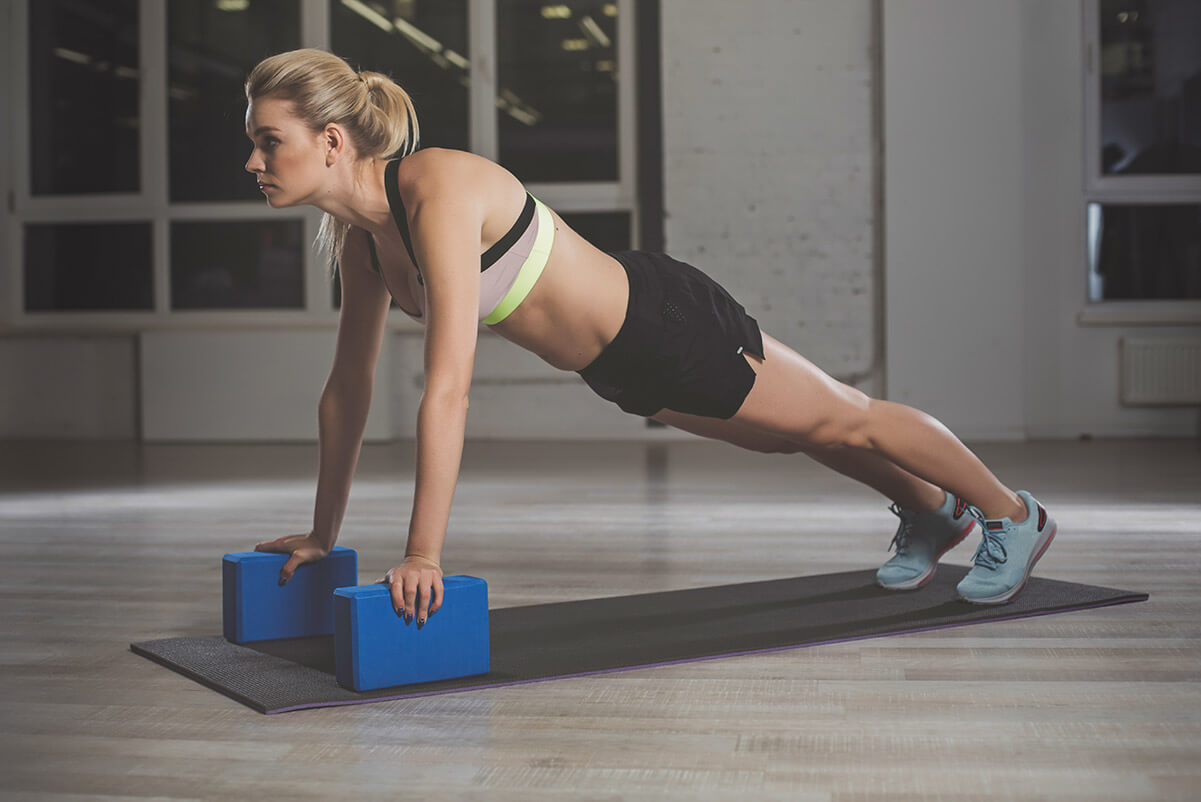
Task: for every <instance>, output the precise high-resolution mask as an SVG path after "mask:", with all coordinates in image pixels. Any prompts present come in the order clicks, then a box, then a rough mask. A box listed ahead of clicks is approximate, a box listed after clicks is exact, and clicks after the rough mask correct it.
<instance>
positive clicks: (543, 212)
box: [484, 198, 555, 326]
mask: <svg viewBox="0 0 1201 802" xmlns="http://www.w3.org/2000/svg"><path fill="white" fill-rule="evenodd" d="M534 206H535V208H536V209H537V213H538V234H537V235H536V236H535V237H534V247H533V248H531V249H530V255H529V256H527V257H526V258H525V261H524V262H522V264H521V269H520V270H518V271H517V280H516V281H514V282H513V286H512V287H510V288H509V291H508V292H507V293H505V297H504V298H501V299H500V303H498V304H497V305H496V308H495V309H493V310H492V314H490V315H488V317H486V318H484V325H485V326H495V325H496V324H497V323H499V322H501V321H502V320H504V319H505V318H507V317H508V316H509V315H511V314H513V310H514V309H516V308H517V307H518V306H520V305H521V302H522V301H524V300H525V297H526V296H527V295H529V294H530V290H532V289H534V284H536V283H537V281H538V278H539V276H541V275H542V271H543V270H544V269H545V268H546V262H547V260H548V259H550V246H551V245H552V244H553V243H554V241H555V219H554V218H553V217H551V214H550V209H548V208H546V204H544V203H543V202H542V201H540V200H538V199H537V198H534Z"/></svg>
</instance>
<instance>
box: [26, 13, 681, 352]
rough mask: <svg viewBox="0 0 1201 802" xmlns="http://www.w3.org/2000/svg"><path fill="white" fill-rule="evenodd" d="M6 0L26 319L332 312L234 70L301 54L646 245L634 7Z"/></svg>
mask: <svg viewBox="0 0 1201 802" xmlns="http://www.w3.org/2000/svg"><path fill="white" fill-rule="evenodd" d="M12 8H13V14H12V16H11V18H10V19H9V20H8V21H7V26H8V27H7V28H5V29H4V31H5V33H6V34H7V37H6V38H7V41H6V45H7V46H8V47H7V49H8V50H9V51H10V53H11V61H10V64H13V65H22V66H21V67H20V69H21V70H22V72H23V73H24V74H22V75H20V79H21V80H18V81H16V82H13V84H12V86H13V87H14V93H13V96H12V98H11V101H12V102H11V111H10V114H8V115H6V120H5V124H6V125H10V126H16V121H26V120H27V121H28V123H27V124H26V123H22V125H21V126H20V130H18V128H17V127H14V128H12V129H11V133H12V142H13V147H14V151H15V154H16V155H15V158H14V160H13V164H14V165H15V172H14V174H13V175H12V189H13V192H12V198H11V203H9V204H8V207H7V208H6V209H5V215H6V224H7V226H8V228H7V230H8V231H11V232H13V234H14V235H15V236H14V244H13V247H12V253H13V254H14V255H18V258H17V260H16V262H15V263H13V262H11V261H9V262H5V263H4V264H7V265H8V268H7V272H6V273H5V274H4V275H3V280H4V281H6V282H7V285H6V291H5V293H4V295H6V296H9V295H10V291H11V296H10V297H11V298H13V299H14V300H13V301H12V303H11V304H10V305H9V309H8V310H6V311H7V313H8V315H9V316H10V317H11V318H12V323H14V324H15V325H17V326H18V327H19V326H21V325H35V324H36V325H39V326H41V325H44V324H45V323H46V321H47V320H52V321H55V322H56V324H57V325H63V326H68V327H75V326H77V327H80V328H84V329H89V328H94V327H102V328H111V327H114V326H115V327H118V328H130V329H137V328H140V327H143V326H145V325H150V324H153V325H155V326H164V325H165V326H171V325H175V323H176V322H177V321H179V320H184V319H186V320H187V321H189V322H194V321H196V320H197V319H198V317H197V316H200V318H201V319H203V320H205V321H206V322H207V323H212V324H216V325H220V324H221V323H222V322H223V321H224V322H230V323H238V322H245V321H253V322H254V323H255V324H256V325H262V324H264V323H265V324H266V325H273V324H281V325H287V324H291V323H294V322H295V321H297V320H306V321H311V320H317V321H326V322H329V323H331V324H332V323H333V322H334V321H335V320H336V309H337V293H336V292H331V288H330V287H329V285H328V279H327V277H326V275H325V271H324V266H323V265H322V264H320V258H319V256H318V255H317V254H315V253H313V250H312V248H311V244H312V242H313V240H314V238H315V236H316V233H317V228H318V225H319V223H320V212H319V211H317V210H314V209H309V208H307V207H306V208H303V209H284V210H273V209H271V208H269V207H267V206H266V205H265V204H264V203H263V201H262V198H261V195H260V194H259V192H258V190H257V189H256V187H255V185H254V181H253V178H252V177H251V176H249V174H247V173H246V172H245V170H244V169H243V165H244V163H245V161H246V158H247V156H248V155H249V153H250V147H251V146H250V144H249V142H248V140H247V139H246V136H245V133H244V131H243V115H244V112H245V101H244V98H243V94H242V84H243V82H244V80H245V77H246V74H247V73H248V72H249V70H250V69H251V68H252V67H253V65H254V64H255V63H257V62H258V61H259V60H260V59H262V58H264V57H266V56H268V55H271V54H272V53H276V52H280V51H283V50H289V49H293V48H298V47H306V46H308V47H321V48H327V49H329V50H331V51H332V52H334V53H337V54H338V55H340V56H342V57H343V58H345V59H346V60H347V61H348V63H349V64H350V65H351V66H352V67H355V68H359V69H370V70H374V71H377V72H382V73H385V74H388V75H391V76H392V77H393V78H394V79H396V80H397V81H398V82H399V83H400V84H401V85H402V86H404V87H405V88H406V90H407V91H408V92H409V93H410V94H411V95H412V97H413V99H414V104H415V106H416V108H417V112H418V116H419V119H420V121H421V128H422V131H421V134H422V137H421V140H422V141H421V144H422V146H426V147H429V146H436V147H449V148H458V149H465V150H471V151H474V152H476V153H479V154H481V155H483V156H486V157H488V158H491V159H494V160H497V161H499V162H500V163H501V164H502V165H505V166H506V167H509V168H510V169H511V170H513V172H514V173H516V174H517V175H518V176H519V177H520V178H522V179H523V180H524V181H525V182H526V183H527V186H528V187H529V188H530V191H531V192H533V193H534V194H535V195H537V196H538V197H539V198H541V199H542V200H544V201H546V202H547V203H548V204H550V205H551V206H553V207H554V208H555V209H556V210H557V211H559V212H560V213H561V214H562V215H563V217H564V218H565V219H567V220H569V221H570V223H571V224H572V225H573V226H577V227H578V228H579V230H580V231H581V232H583V233H584V234H585V236H589V237H591V238H593V239H594V241H595V242H596V244H597V245H598V246H600V247H603V248H607V249H614V250H616V249H621V248H629V247H634V246H635V245H636V244H637V243H638V241H639V230H638V229H639V214H638V211H639V210H638V208H637V202H636V197H637V186H638V182H637V180H636V176H635V154H636V152H637V144H638V143H637V138H636V133H637V126H636V121H635V119H634V112H635V103H636V98H635V88H636V82H635V81H634V80H633V75H634V52H635V47H634V34H635V30H636V28H635V25H634V19H633V14H634V13H635V8H636V7H635V2H634V0H616V1H615V2H602V1H601V0H565V2H561V3H544V2H534V1H533V0H212V1H211V2H203V3H198V2H193V0H166V2H163V0H37V2H34V0H16V1H15V2H14V3H13V5H12ZM638 13H640V14H641V13H643V10H642V9H639V10H638ZM656 46H657V44H656ZM81 132H86V135H81ZM396 324H397V325H400V326H406V325H410V324H408V323H407V319H404V318H399V319H398V320H397V321H396Z"/></svg>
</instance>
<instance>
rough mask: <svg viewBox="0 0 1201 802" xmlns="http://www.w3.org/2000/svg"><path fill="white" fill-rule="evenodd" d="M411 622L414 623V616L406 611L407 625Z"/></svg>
mask: <svg viewBox="0 0 1201 802" xmlns="http://www.w3.org/2000/svg"><path fill="white" fill-rule="evenodd" d="M411 623H413V616H411V615H409V614H408V613H405V626H406V627H407V626H408V625H409V624H411Z"/></svg>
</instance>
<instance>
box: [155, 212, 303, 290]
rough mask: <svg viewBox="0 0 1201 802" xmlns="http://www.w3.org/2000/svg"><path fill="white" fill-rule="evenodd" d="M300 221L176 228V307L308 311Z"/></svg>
mask: <svg viewBox="0 0 1201 802" xmlns="http://www.w3.org/2000/svg"><path fill="white" fill-rule="evenodd" d="M302 238H303V230H302V224H301V222H300V221H299V220H294V221H281V222H278V223H276V222H270V223H268V222H263V221H258V222H250V223H173V224H172V225H171V308H172V309H302V308H303V307H304V264H303V244H302Z"/></svg>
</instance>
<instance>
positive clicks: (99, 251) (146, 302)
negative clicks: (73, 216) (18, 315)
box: [25, 223, 154, 312]
mask: <svg viewBox="0 0 1201 802" xmlns="http://www.w3.org/2000/svg"><path fill="white" fill-rule="evenodd" d="M150 243H151V231H150V224H149V223H115V224H114V223H95V224H58V223H33V224H29V225H26V226H25V309H26V310H27V311H30V312H46V311H92V310H110V311H111V310H146V309H153V308H154V279H153V271H152V268H151V247H150Z"/></svg>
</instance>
